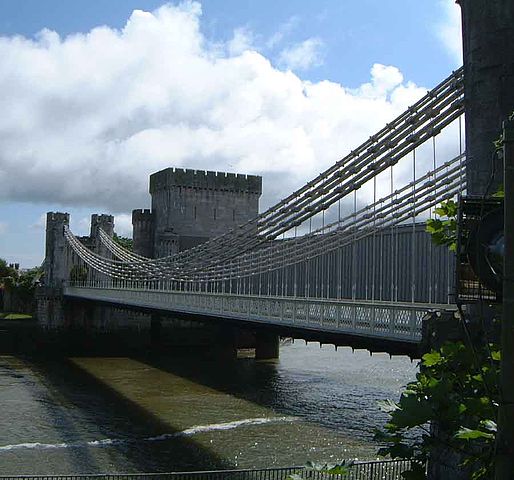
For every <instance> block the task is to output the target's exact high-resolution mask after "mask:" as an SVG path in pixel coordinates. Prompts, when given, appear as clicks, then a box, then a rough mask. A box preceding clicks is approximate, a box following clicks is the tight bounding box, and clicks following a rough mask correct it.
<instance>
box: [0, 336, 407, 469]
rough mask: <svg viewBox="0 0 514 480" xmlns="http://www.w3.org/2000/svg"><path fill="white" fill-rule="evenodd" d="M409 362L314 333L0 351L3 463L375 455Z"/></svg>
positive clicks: (130, 465)
mask: <svg viewBox="0 0 514 480" xmlns="http://www.w3.org/2000/svg"><path fill="white" fill-rule="evenodd" d="M416 370H417V367H416V363H415V362H414V363H412V362H411V361H410V360H409V359H408V358H406V357H393V358H389V355H386V354H374V355H373V356H370V355H369V353H367V352H364V351H356V352H352V350H351V349H348V348H340V349H339V350H338V351H335V350H334V348H333V347H330V346H323V348H320V346H319V345H318V344H309V345H305V343H304V342H300V341H296V342H295V343H294V344H287V345H283V346H281V352H280V360H278V361H267V362H264V361H263V362H258V361H255V360H254V359H250V358H240V359H238V360H237V361H232V362H217V361H213V360H210V361H209V360H201V359H194V358H187V357H186V358H184V357H176V358H173V357H170V358H165V359H163V358H152V357H148V358H146V357H142V358H136V357H134V358H127V357H124V358H110V357H107V358H106V357H104V358H99V357H77V358H64V359H48V360H42V359H41V358H38V359H37V360H31V359H30V358H24V357H16V356H2V357H0V405H1V408H2V414H1V416H0V474H4V475H6V474H79V473H106V472H108V473H114V472H127V473H136V472H151V471H152V472H164V471H174V470H205V469H219V468H233V467H238V468H246V467H272V466H286V465H293V464H294V465H298V464H303V463H305V461H306V460H316V461H319V460H326V461H335V460H340V459H343V458H360V459H370V458H376V451H377V444H376V443H375V442H374V441H373V431H374V429H375V428H376V427H379V426H381V425H383V423H384V421H385V419H386V416H385V415H384V414H383V413H382V412H380V409H379V408H378V406H377V401H378V400H380V399H387V398H391V399H397V398H398V396H399V393H400V391H401V389H402V387H403V386H404V385H405V384H406V383H407V382H409V381H410V380H412V379H413V378H414V376H415V373H416Z"/></svg>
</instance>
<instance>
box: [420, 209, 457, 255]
mask: <svg viewBox="0 0 514 480" xmlns="http://www.w3.org/2000/svg"><path fill="white" fill-rule="evenodd" d="M435 213H436V214H437V215H439V216H440V217H442V218H431V219H429V220H427V227H426V229H427V232H428V233H430V235H431V236H432V241H433V242H434V243H435V244H437V245H446V246H447V247H448V248H449V249H450V250H451V251H453V252H455V251H457V203H456V202H454V201H453V200H447V201H446V202H443V203H441V204H440V205H439V207H437V208H436V209H435Z"/></svg>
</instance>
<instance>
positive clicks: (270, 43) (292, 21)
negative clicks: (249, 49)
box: [266, 15, 300, 48]
mask: <svg viewBox="0 0 514 480" xmlns="http://www.w3.org/2000/svg"><path fill="white" fill-rule="evenodd" d="M299 20H300V19H299V17H298V16H296V15H293V16H292V17H289V18H288V19H287V21H285V22H284V23H282V24H281V25H280V26H279V28H278V29H277V31H276V32H275V33H274V34H273V35H271V37H270V38H269V39H268V40H267V41H266V47H268V48H274V47H276V46H277V45H278V44H280V43H281V42H282V41H283V40H284V38H285V37H287V36H288V35H289V34H290V33H291V32H292V31H293V30H294V29H295V28H296V26H297V25H298V22H299Z"/></svg>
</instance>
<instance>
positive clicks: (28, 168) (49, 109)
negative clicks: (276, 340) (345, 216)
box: [0, 2, 426, 234]
mask: <svg viewBox="0 0 514 480" xmlns="http://www.w3.org/2000/svg"><path fill="white" fill-rule="evenodd" d="M200 20H201V8H200V5H199V4H197V3H192V2H186V3H182V4H180V5H179V6H172V5H167V6H164V7H161V8H160V9H158V10H156V11H155V12H152V13H148V12H142V11H139V10H136V11H134V12H133V14H132V15H131V17H130V19H129V20H128V21H127V24H126V25H125V27H124V28H123V29H122V30H115V29H111V28H107V27H99V28H95V29H93V30H91V31H90V32H88V33H84V34H75V35H72V36H69V37H66V38H60V37H59V36H58V35H57V34H56V33H55V32H50V31H43V32H41V33H40V35H39V36H38V38H37V39H35V40H29V39H26V38H23V37H19V36H17V37H3V38H0V91H1V92H2V95H1V96H0V111H1V112H2V115H1V116H0V198H2V199H5V200H13V201H14V200H16V201H32V202H47V203H51V204H61V205H65V206H68V207H71V206H74V207H87V208H88V209H89V208H90V209H91V210H93V211H99V210H100V209H102V210H103V211H110V212H114V213H120V214H127V213H128V212H129V211H130V210H131V209H133V208H140V207H144V206H146V205H147V203H148V193H147V191H148V190H147V188H148V176H149V174H150V173H152V172H155V171H157V170H160V169H163V168H166V167H168V166H176V167H188V168H197V169H209V170H220V171H223V170H228V171H237V172H244V173H252V174H259V175H263V176H264V195H263V202H262V203H263V204H264V206H267V205H270V204H272V203H274V202H276V201H277V200H278V199H279V198H280V197H282V196H284V195H285V194H287V193H288V192H289V191H292V190H294V189H295V188H298V187H299V186H300V185H302V184H303V183H305V182H306V181H308V180H310V179H311V178H313V177H314V176H315V175H317V174H318V173H319V172H321V171H323V170H324V169H326V168H327V167H328V166H329V165H331V164H332V163H333V162H334V161H336V160H338V159H340V158H341V156H342V155H343V154H345V153H347V152H348V151H349V150H350V149H351V148H354V147H355V146H356V145H358V144H359V143H360V142H361V141H363V140H364V139H365V138H366V137H367V136H369V135H371V134H373V133H374V132H376V131H377V130H379V129H381V128H382V127H383V126H384V125H385V123H386V122H387V121H389V120H391V119H392V118H394V117H395V116H396V115H398V114H400V113H401V112H402V111H403V110H404V109H405V108H406V107H407V106H408V105H409V104H412V103H413V102H414V101H415V100H417V98H419V97H420V96H421V95H422V94H424V93H425V91H426V90H425V89H424V88H421V87H418V86H416V85H414V84H413V83H410V82H404V81H403V76H402V74H401V72H400V71H399V70H398V69H396V68H395V67H390V66H389V67H388V66H383V65H379V64H376V65H374V66H373V67H372V70H371V79H370V81H369V82H368V83H366V84H364V85H362V86H361V87H360V88H358V89H355V90H350V89H348V88H345V87H344V86H343V85H340V84H338V83H334V82H330V81H320V82H316V83H314V82H309V81H304V80H302V79H301V78H300V77H299V76H297V75H296V74H294V73H293V72H291V71H282V70H280V69H278V68H275V67H274V66H273V65H272V64H271V62H270V61H269V60H268V59H267V58H265V57H264V56H263V55H262V54H260V53H258V52H256V51H254V50H249V49H248V48H247V47H246V46H244V45H250V42H249V41H247V42H246V44H245V38H244V30H242V31H241V32H240V34H239V35H240V37H239V40H237V42H236V41H235V38H236V35H235V36H234V38H233V39H232V41H231V42H230V44H228V45H225V46H224V48H219V46H218V47H213V46H212V45H211V44H209V43H208V42H207V41H206V40H205V39H204V38H203V36H202V34H201V33H200V28H199V27H200ZM308 42H310V43H308ZM236 44H237V45H236ZM302 45H303V47H302V48H303V50H302V48H300V49H299V50H298V52H297V53H296V54H294V55H293V50H291V52H290V54H289V57H288V62H289V64H290V66H291V64H296V66H297V67H304V68H305V67H307V66H308V65H312V64H313V62H316V61H319V57H318V54H319V47H320V43H319V41H317V40H315V39H311V40H308V41H306V42H303V44H302ZM236 47H237V48H236ZM231 49H232V50H231ZM230 50H231V51H232V53H230ZM223 52H229V53H223ZM236 52H237V53H236ZM302 52H303V53H302ZM295 55H297V56H295ZM116 221H117V226H118V227H120V229H121V230H120V232H119V233H122V234H123V233H125V234H128V233H129V230H128V228H129V224H128V217H124V216H117V219H116ZM72 222H75V221H74V220H73V219H72ZM74 225H76V228H77V229H78V230H80V231H81V232H83V233H87V230H88V228H89V227H88V225H89V219H88V218H87V219H82V220H77V222H76V223H74ZM72 226H73V225H72ZM125 227H126V229H125ZM124 229H125V230H124Z"/></svg>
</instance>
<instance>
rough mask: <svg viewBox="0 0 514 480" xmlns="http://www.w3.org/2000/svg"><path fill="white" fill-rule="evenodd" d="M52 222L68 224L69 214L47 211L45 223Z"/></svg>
mask: <svg viewBox="0 0 514 480" xmlns="http://www.w3.org/2000/svg"><path fill="white" fill-rule="evenodd" d="M52 223H62V224H65V225H69V223H70V214H69V213H62V212H48V213H47V214H46V225H47V226H48V225H50V224H52Z"/></svg>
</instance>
